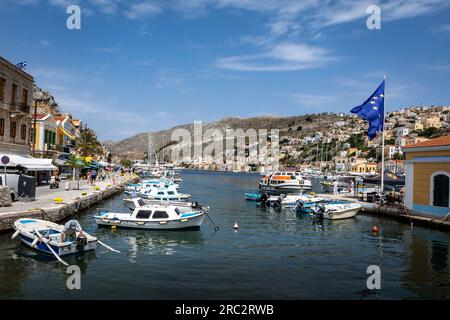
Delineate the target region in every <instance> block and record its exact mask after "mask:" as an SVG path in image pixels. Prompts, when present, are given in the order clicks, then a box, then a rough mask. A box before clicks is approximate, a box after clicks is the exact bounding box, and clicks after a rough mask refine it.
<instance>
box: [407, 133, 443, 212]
mask: <svg viewBox="0 0 450 320" xmlns="http://www.w3.org/2000/svg"><path fill="white" fill-rule="evenodd" d="M403 151H404V152H405V154H406V164H405V172H406V177H405V188H406V195H405V205H406V207H407V208H408V209H411V210H414V211H418V212H422V213H426V214H431V215H435V216H439V217H444V216H446V215H447V214H449V212H450V203H449V198H450V135H448V136H444V137H441V138H437V139H431V140H428V141H424V142H420V143H416V144H411V145H408V146H405V147H404V148H403Z"/></svg>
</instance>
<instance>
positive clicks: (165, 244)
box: [123, 231, 204, 263]
mask: <svg viewBox="0 0 450 320" xmlns="http://www.w3.org/2000/svg"><path fill="white" fill-rule="evenodd" d="M123 240H124V241H125V242H126V243H127V245H128V248H127V249H126V250H125V251H126V252H127V256H128V258H129V261H130V262H132V263H135V262H136V261H137V260H138V258H139V255H144V256H171V255H175V254H176V253H177V248H178V247H179V246H192V245H194V246H197V245H202V244H203V242H204V239H203V235H202V233H201V232H198V231H164V232H160V233H158V232H148V231H147V232H144V233H141V234H133V235H127V236H126V237H124V239H123Z"/></svg>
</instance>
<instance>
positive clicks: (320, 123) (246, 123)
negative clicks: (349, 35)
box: [103, 113, 353, 159]
mask: <svg viewBox="0 0 450 320" xmlns="http://www.w3.org/2000/svg"><path fill="white" fill-rule="evenodd" d="M351 119H353V117H352V116H349V115H345V114H334V113H321V114H310V115H299V116H290V117H276V116H260V117H253V118H245V119H244V118H237V117H231V118H224V119H221V120H218V121H215V122H210V123H203V126H202V129H203V132H204V131H205V130H207V129H219V130H220V131H221V132H222V133H223V134H225V130H226V129H243V130H247V129H255V130H259V129H267V130H268V131H270V130H271V129H278V130H279V131H280V136H281V138H282V137H283V136H290V137H295V138H302V137H304V136H307V135H314V134H315V133H316V132H318V131H323V130H326V128H327V127H331V126H333V125H334V123H335V122H338V121H351ZM179 128H183V129H187V130H188V131H189V132H190V133H191V135H192V134H193V131H194V125H193V124H185V125H180V126H177V127H173V128H171V129H167V130H161V131H156V132H152V133H151V138H150V139H151V141H152V144H153V145H154V148H155V150H156V152H157V153H158V155H159V157H160V158H164V157H165V156H167V155H168V154H170V150H169V149H170V148H171V147H172V146H173V145H175V144H176V143H175V142H173V141H171V135H172V132H173V131H174V130H175V129H179ZM103 144H104V145H105V146H106V147H107V148H108V149H109V150H110V151H111V153H112V154H113V155H115V156H118V157H120V158H130V159H131V158H133V159H142V158H144V157H145V154H146V152H147V150H148V133H147V132H143V133H139V134H136V135H134V136H132V137H129V138H126V139H124V140H121V141H118V142H115V143H112V142H111V141H107V142H104V143H103Z"/></svg>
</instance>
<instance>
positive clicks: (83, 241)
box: [77, 234, 88, 251]
mask: <svg viewBox="0 0 450 320" xmlns="http://www.w3.org/2000/svg"><path fill="white" fill-rule="evenodd" d="M87 244H88V241H87V238H86V236H85V235H84V234H80V235H79V236H78V238H77V249H78V250H80V251H82V250H83V249H84V247H85V246H87Z"/></svg>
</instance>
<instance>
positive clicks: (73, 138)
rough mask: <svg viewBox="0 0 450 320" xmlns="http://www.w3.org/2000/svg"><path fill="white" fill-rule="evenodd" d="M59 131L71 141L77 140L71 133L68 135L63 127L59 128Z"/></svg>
mask: <svg viewBox="0 0 450 320" xmlns="http://www.w3.org/2000/svg"><path fill="white" fill-rule="evenodd" d="M58 129H59V130H61V131H62V132H63V133H64V134H65V135H66V136H68V137H69V138H70V139H72V140H75V137H74V136H73V135H71V134H70V133H68V132H67V131H66V130H64V128H62V127H58Z"/></svg>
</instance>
